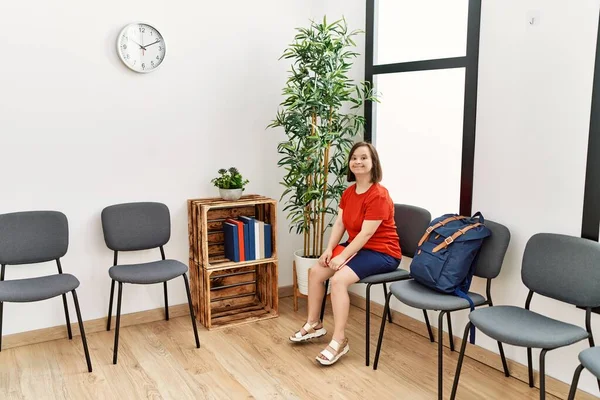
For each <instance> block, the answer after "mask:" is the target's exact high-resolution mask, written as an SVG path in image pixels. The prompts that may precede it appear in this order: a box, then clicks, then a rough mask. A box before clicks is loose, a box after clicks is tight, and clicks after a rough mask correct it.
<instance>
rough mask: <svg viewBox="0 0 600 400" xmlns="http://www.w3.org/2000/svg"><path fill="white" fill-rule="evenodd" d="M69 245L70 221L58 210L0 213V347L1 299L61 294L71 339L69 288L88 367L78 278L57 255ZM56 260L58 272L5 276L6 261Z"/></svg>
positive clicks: (9, 300) (36, 298)
mask: <svg viewBox="0 0 600 400" xmlns="http://www.w3.org/2000/svg"><path fill="white" fill-rule="evenodd" d="M68 247H69V223H68V221H67V217H66V216H65V215H64V214H63V213H61V212H58V211H26V212H17V213H10V214H2V215H0V264H1V266H2V270H1V272H0V350H1V347H2V312H3V310H4V303H29V302H36V301H41V300H47V299H51V298H53V297H57V296H62V300H63V306H64V309H65V318H66V322H67V334H68V336H69V339H73V335H72V333H71V321H70V320H69V308H68V306H67V296H66V293H68V292H71V294H72V295H73V302H74V303H75V311H76V312H77V322H78V323H79V331H80V333H81V341H82V343H83V350H84V352H85V359H86V362H87V367H88V371H89V372H92V362H91V361H90V353H89V352H88V347H87V341H86V338H85V331H84V328H83V321H82V320H81V311H80V309H79V301H78V299H77V292H76V290H75V289H77V288H78V287H79V281H78V280H77V278H75V277H74V276H73V275H71V274H63V271H62V266H61V263H60V258H61V257H63V256H64V255H65V254H66V253H67V248H68ZM52 260H55V261H56V266H57V268H58V274H53V275H47V276H40V277H35V278H26V279H14V280H6V281H5V280H4V277H5V268H6V266H7V265H23V264H36V263H42V262H47V261H52Z"/></svg>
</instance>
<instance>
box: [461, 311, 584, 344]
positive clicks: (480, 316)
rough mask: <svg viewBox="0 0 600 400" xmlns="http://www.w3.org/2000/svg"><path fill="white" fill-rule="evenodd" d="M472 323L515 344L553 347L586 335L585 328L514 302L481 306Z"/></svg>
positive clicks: (570, 342)
mask: <svg viewBox="0 0 600 400" xmlns="http://www.w3.org/2000/svg"><path fill="white" fill-rule="evenodd" d="M469 318H470V319H471V322H472V323H473V325H475V326H476V327H477V328H478V329H479V330H481V331H482V332H483V333H485V334H486V335H488V336H490V337H491V338H493V339H495V340H498V341H500V342H503V343H507V344H512V345H514V346H521V347H531V348H541V349H554V348H557V347H562V346H567V345H570V344H573V343H576V342H579V341H580V340H583V339H586V338H587V337H588V333H587V332H586V330H585V329H583V328H581V327H579V326H577V325H572V324H567V323H566V322H562V321H558V320H555V319H552V318H548V317H546V316H544V315H541V314H538V313H535V312H533V311H530V310H526V309H524V308H521V307H515V306H494V307H489V308H480V309H478V310H475V311H473V312H472V313H470V314H469Z"/></svg>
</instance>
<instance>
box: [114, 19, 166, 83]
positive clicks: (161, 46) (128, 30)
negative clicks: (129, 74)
mask: <svg viewBox="0 0 600 400" xmlns="http://www.w3.org/2000/svg"><path fill="white" fill-rule="evenodd" d="M117 52H118V53H119V57H120V58H121V60H122V61H123V62H124V63H125V65H127V66H128V67H129V68H131V69H132V70H134V71H135V72H142V73H145V72H152V71H154V70H155V69H156V68H158V66H159V65H160V64H162V62H163V60H164V58H165V54H166V46H165V41H164V39H163V37H162V35H161V34H160V33H159V32H158V31H157V30H156V28H154V27H153V26H150V25H148V24H144V23H141V22H140V23H135V24H129V25H127V26H126V27H125V28H123V30H122V31H121V33H120V34H119V37H118V39H117Z"/></svg>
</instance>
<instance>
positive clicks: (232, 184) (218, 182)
mask: <svg viewBox="0 0 600 400" xmlns="http://www.w3.org/2000/svg"><path fill="white" fill-rule="evenodd" d="M218 172H219V176H217V177H216V178H214V179H212V180H211V182H212V183H213V184H214V185H215V186H216V187H218V188H219V189H242V190H244V186H245V185H247V184H248V182H249V181H248V179H244V178H243V177H242V174H240V172H239V171H238V170H237V168H235V167H231V168H229V169H224V168H221V169H220V170H219V171H218Z"/></svg>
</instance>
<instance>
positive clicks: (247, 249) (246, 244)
mask: <svg viewBox="0 0 600 400" xmlns="http://www.w3.org/2000/svg"><path fill="white" fill-rule="evenodd" d="M249 235H250V232H249V230H248V224H244V255H245V256H246V261H251V260H254V258H252V257H250V243H249V242H250V240H248V239H249V237H248V236H249Z"/></svg>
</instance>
